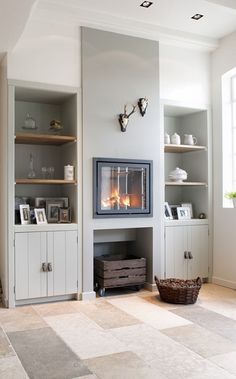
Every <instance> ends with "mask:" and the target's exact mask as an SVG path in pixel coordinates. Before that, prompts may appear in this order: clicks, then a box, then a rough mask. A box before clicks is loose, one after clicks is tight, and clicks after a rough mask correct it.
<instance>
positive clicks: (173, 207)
mask: <svg viewBox="0 0 236 379" xmlns="http://www.w3.org/2000/svg"><path fill="white" fill-rule="evenodd" d="M178 207H180V204H171V205H170V210H171V214H172V217H173V220H178V213H177V208H178Z"/></svg>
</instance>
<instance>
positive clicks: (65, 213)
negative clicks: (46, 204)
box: [58, 208, 71, 223]
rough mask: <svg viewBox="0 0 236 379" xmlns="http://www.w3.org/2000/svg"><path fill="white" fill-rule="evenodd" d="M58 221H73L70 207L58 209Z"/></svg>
mask: <svg viewBox="0 0 236 379" xmlns="http://www.w3.org/2000/svg"><path fill="white" fill-rule="evenodd" d="M58 222H60V223H69V222H71V214H70V208H59V209H58Z"/></svg>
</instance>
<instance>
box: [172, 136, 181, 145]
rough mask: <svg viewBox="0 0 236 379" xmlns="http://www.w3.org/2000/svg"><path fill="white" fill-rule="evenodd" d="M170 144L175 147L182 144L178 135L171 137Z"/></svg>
mask: <svg viewBox="0 0 236 379" xmlns="http://www.w3.org/2000/svg"><path fill="white" fill-rule="evenodd" d="M170 142H171V143H172V144H173V145H180V144H181V139H180V136H179V135H178V134H177V133H174V134H172V136H171V137H170Z"/></svg>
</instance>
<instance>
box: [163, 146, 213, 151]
mask: <svg viewBox="0 0 236 379" xmlns="http://www.w3.org/2000/svg"><path fill="white" fill-rule="evenodd" d="M206 149H207V148H206V146H199V145H174V144H166V145H165V153H187V152H191V151H199V150H206Z"/></svg>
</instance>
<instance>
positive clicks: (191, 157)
mask: <svg viewBox="0 0 236 379" xmlns="http://www.w3.org/2000/svg"><path fill="white" fill-rule="evenodd" d="M163 123H164V133H167V134H169V135H170V137H171V135H173V134H174V133H177V134H178V135H179V136H180V138H181V144H179V145H177V144H171V143H170V144H165V145H164V187H165V188H164V197H165V202H167V203H168V204H169V205H170V206H173V208H175V209H176V207H177V206H179V207H180V206H181V205H182V204H186V203H191V204H192V208H193V217H192V218H191V219H190V220H182V219H181V220H179V219H176V213H175V215H174V214H173V219H168V220H167V219H165V222H164V262H165V263H164V265H165V268H164V276H165V277H178V278H183V279H187V278H194V277H195V278H196V277H197V276H200V277H202V278H204V279H205V278H209V266H210V264H209V256H210V255H209V246H210V243H209V238H210V237H209V230H210V225H209V220H210V219H211V217H210V209H211V207H210V192H209V191H210V182H211V181H210V165H209V158H210V155H209V134H210V133H209V130H210V126H209V110H208V109H206V108H205V109H204V108H202V109H198V108H196V109H194V108H189V107H185V106H178V105H174V104H173V105H171V104H164V105H163ZM186 134H187V135H193V136H194V137H196V139H197V142H196V144H195V145H185V144H184V136H185V135H186ZM176 167H178V168H181V169H183V170H185V171H186V172H187V174H188V176H187V179H186V180H184V181H182V182H179V181H172V180H170V179H169V174H170V172H171V171H173V170H174V169H175V168H176ZM202 213H204V215H205V218H204V219H199V215H200V214H202ZM186 252H190V254H189V253H187V254H186Z"/></svg>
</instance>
